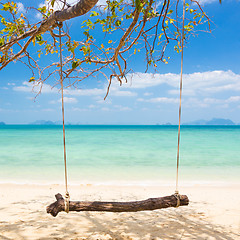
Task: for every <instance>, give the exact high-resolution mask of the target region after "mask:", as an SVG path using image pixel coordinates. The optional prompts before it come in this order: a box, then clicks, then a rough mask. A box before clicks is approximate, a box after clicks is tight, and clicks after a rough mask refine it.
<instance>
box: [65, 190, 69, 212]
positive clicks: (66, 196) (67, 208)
mask: <svg viewBox="0 0 240 240" xmlns="http://www.w3.org/2000/svg"><path fill="white" fill-rule="evenodd" d="M69 203H70V195H69V192H66V194H65V212H66V213H69Z"/></svg>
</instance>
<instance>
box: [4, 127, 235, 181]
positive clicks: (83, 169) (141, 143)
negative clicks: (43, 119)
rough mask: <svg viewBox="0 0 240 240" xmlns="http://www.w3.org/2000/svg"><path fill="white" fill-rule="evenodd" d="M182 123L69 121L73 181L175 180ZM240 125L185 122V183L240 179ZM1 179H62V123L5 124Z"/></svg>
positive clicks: (182, 174)
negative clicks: (197, 124) (79, 122)
mask: <svg viewBox="0 0 240 240" xmlns="http://www.w3.org/2000/svg"><path fill="white" fill-rule="evenodd" d="M177 130H178V126H176V125H67V126H66V143H67V161H68V178H69V184H114V185H116V184H120V185H131V184H132V185H162V184H165V185H173V184H175V174H176V152H177ZM239 143H240V126H238V125H231V126H220V125H217V126H216V125H215V126H202V125H200V126H193V125H183V126H181V143H180V175H179V178H180V183H181V182H182V184H195V183H202V184H210V183H211V184H213V183H214V184H223V183H231V184H232V183H234V182H239V180H240V177H239V170H240V148H239ZM0 167H1V174H0V182H2V183H29V184H32V183H34V184H48V183H59V184H62V183H63V180H64V167H63V145H62V127H61V125H1V126H0Z"/></svg>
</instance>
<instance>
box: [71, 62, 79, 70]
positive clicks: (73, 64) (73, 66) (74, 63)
mask: <svg viewBox="0 0 240 240" xmlns="http://www.w3.org/2000/svg"><path fill="white" fill-rule="evenodd" d="M77 66H79V63H78V61H72V69H75V68H76V67H77Z"/></svg>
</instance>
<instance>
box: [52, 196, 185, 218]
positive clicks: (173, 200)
mask: <svg viewBox="0 0 240 240" xmlns="http://www.w3.org/2000/svg"><path fill="white" fill-rule="evenodd" d="M55 197H56V199H57V201H56V202H54V203H52V204H50V205H49V206H48V207H47V213H50V214H51V215H52V216H53V217H56V216H57V215H58V213H59V212H62V211H65V200H64V198H63V196H62V195H61V194H60V193H58V194H56V195H55ZM188 204H189V200H188V197H187V196H186V195H177V196H176V194H173V195H170V196H165V197H159V198H149V199H146V200H142V201H132V202H100V201H94V202H88V201H70V202H69V211H75V212H81V211H101V212H138V211H151V210H156V209H161V208H169V207H178V206H186V205H188Z"/></svg>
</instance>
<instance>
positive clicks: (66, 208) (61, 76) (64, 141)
mask: <svg viewBox="0 0 240 240" xmlns="http://www.w3.org/2000/svg"><path fill="white" fill-rule="evenodd" d="M58 27H59V46H60V47H59V48H60V83H61V94H62V123H63V149H64V170H65V188H66V193H65V212H67V213H68V212H69V199H70V195H69V192H68V179H67V153H66V137H65V121H64V97H63V69H62V68H63V62H62V38H61V28H62V23H61V22H60V23H58Z"/></svg>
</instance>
